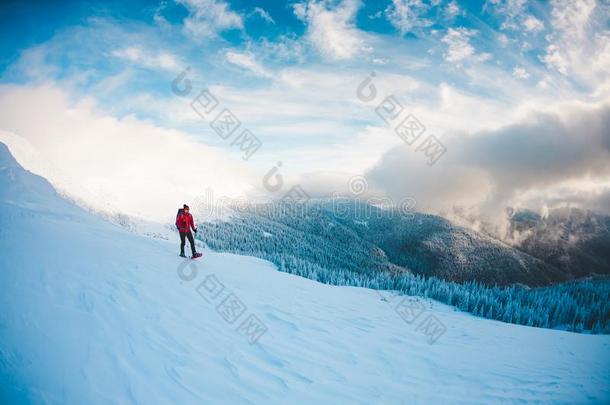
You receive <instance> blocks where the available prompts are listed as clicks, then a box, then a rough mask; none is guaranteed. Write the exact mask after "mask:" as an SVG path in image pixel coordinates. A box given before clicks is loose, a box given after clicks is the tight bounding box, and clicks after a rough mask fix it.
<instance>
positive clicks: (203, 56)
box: [0, 0, 610, 211]
mask: <svg viewBox="0 0 610 405" xmlns="http://www.w3.org/2000/svg"><path fill="white" fill-rule="evenodd" d="M608 10H609V6H608V4H607V3H605V2H596V1H593V0H586V1H584V0H583V1H582V2H573V1H564V0H554V1H551V2H546V1H544V2H539V1H532V0H487V1H468V2H461V1H455V0H449V1H447V0H431V1H424V0H393V1H370V2H368V1H358V0H343V1H314V0H306V1H293V2H279V1H230V0H229V1H223V0H182V1H160V2H159V1H155V2H141V1H137V2H136V1H134V2H119V1H110V2H108V1H106V2H60V4H55V3H52V2H10V1H9V2H3V4H2V6H0V19H1V20H2V24H0V30H2V35H1V38H2V39H1V40H0V41H1V42H0V53H2V59H1V60H2V62H1V64H0V85H1V86H2V87H1V89H2V92H1V93H0V94H1V95H2V99H1V101H2V105H3V106H6V107H7V108H6V109H5V110H6V111H5V112H3V113H2V115H1V116H0V120H1V121H0V124H1V125H0V130H5V131H7V132H10V133H11V134H12V136H14V137H18V138H23V139H25V140H26V141H27V142H28V144H29V146H28V148H32V149H35V150H36V151H37V152H40V153H41V154H42V156H44V158H41V159H44V160H45V161H47V162H51V163H52V164H51V165H52V166H53V167H54V168H55V169H56V170H55V171H54V173H61V175H60V174H56V175H55V176H56V177H57V179H56V182H57V183H59V182H60V180H59V178H60V177H61V178H62V179H64V180H63V181H64V183H65V184H66V185H64V188H66V189H70V190H72V191H71V192H72V193H75V194H79V193H80V194H79V195H82V198H83V199H87V198H95V197H87V198H85V197H84V196H85V195H93V196H98V195H99V194H100V193H102V194H104V193H106V194H104V195H112V196H114V197H112V198H114V199H115V200H116V201H115V202H114V204H115V205H116V206H120V207H119V208H120V209H125V210H128V211H129V210H130V209H131V205H130V204H131V203H129V202H125V201H123V200H122V197H117V195H118V196H122V194H124V193H130V192H131V191H130V190H131V188H130V187H129V186H128V185H127V184H117V181H116V178H112V174H111V172H110V173H106V174H104V172H102V171H101V169H98V170H99V172H98V171H96V170H94V169H92V168H91V167H88V166H87V167H86V168H81V167H80V166H79V165H85V166H86V165H87V161H77V160H75V161H71V160H72V159H73V158H64V157H63V155H62V151H61V150H59V149H60V148H57V147H51V146H49V145H47V144H45V142H43V141H41V140H40V136H41V135H40V134H38V133H39V132H48V134H47V137H46V138H45V139H47V138H53V139H55V140H56V143H59V144H62V143H69V144H70V145H81V146H82V147H83V151H84V152H83V153H84V154H87V153H91V151H89V150H88V149H87V148H93V147H94V146H92V145H96V142H93V141H87V140H83V138H82V137H85V135H83V132H87V133H88V134H89V139H93V138H95V137H94V135H92V133H93V131H92V132H90V133H89V132H88V130H89V129H91V128H94V129H95V130H99V131H101V129H100V128H103V127H104V124H105V123H108V122H112V129H110V128H107V129H105V132H104V133H105V134H106V135H104V136H107V137H109V139H112V142H114V144H115V146H116V149H125V148H124V146H125V145H123V146H122V143H123V142H127V141H125V138H126V137H127V138H132V137H134V138H135V137H137V136H140V137H141V138H142V139H141V140H137V142H136V141H135V140H134V142H135V143H136V144H140V145H142V144H146V145H148V146H147V148H146V149H147V150H148V153H149V154H150V156H148V159H149V160H146V161H143V162H142V164H141V169H140V170H141V171H142V172H141V173H140V172H138V170H136V169H135V168H133V167H131V166H129V165H133V163H124V164H126V165H128V166H129V167H122V169H121V170H122V171H124V170H130V171H131V172H132V173H133V175H134V176H145V173H146V169H147V166H146V165H147V164H154V163H153V162H154V161H155V159H154V156H156V155H157V154H159V153H161V151H163V150H167V149H171V148H174V147H176V145H177V144H180V143H181V142H186V141H185V139H188V142H193V145H194V146H193V147H192V149H193V151H194V152H193V154H194V155H195V154H196V153H200V156H201V157H200V160H206V161H208V162H210V161H216V159H217V160H218V161H219V162H220V161H222V162H223V163H222V165H224V166H223V167H226V170H224V171H223V172H224V173H225V174H226V176H228V177H226V178H223V180H222V181H219V183H220V184H221V185H223V187H221V186H217V188H219V191H217V194H219V193H229V194H232V193H238V192H252V190H258V191H260V190H259V189H260V188H261V187H260V181H259V180H258V179H259V178H260V176H261V175H262V174H264V173H266V172H267V171H268V170H269V168H270V167H272V166H273V165H275V164H276V163H277V162H278V161H281V162H282V164H283V166H282V168H283V170H284V171H285V173H284V174H285V176H286V178H287V179H288V178H289V179H290V181H289V182H288V183H290V184H295V183H299V184H303V185H307V187H308V190H310V193H311V194H313V195H327V194H329V193H332V192H334V191H337V190H338V189H341V188H342V187H343V188H345V184H346V181H347V179H349V178H350V177H351V176H354V175H361V176H366V177H367V179H368V184H369V185H370V190H371V192H375V193H379V194H383V195H390V196H393V197H395V198H399V197H404V196H405V195H409V196H413V197H414V198H418V196H419V199H418V201H419V202H420V206H421V208H422V209H424V210H433V211H439V210H440V211H442V210H446V209H447V207H448V206H452V207H453V206H468V207H471V206H476V207H477V209H479V208H480V207H481V206H482V205H487V204H492V202H493V204H492V205H494V206H495V207H496V208H497V207H501V206H505V205H515V206H520V205H523V206H534V205H535V206H547V205H548V203H549V201H551V200H552V201H553V203H554V204H555V203H566V201H567V202H569V203H576V201H580V202H579V203H580V204H583V203H582V201H581V200H582V198H581V196H582V195H583V190H586V192H585V194H586V193H590V194H591V195H590V197H588V198H586V200H587V201H595V202H591V204H590V205H591V206H592V207H597V206H598V205H600V204H601V202H600V201H605V200H604V198H606V197H605V192H604V193H601V195H598V194H599V193H597V192H596V191H595V190H599V189H600V187H601V189H603V190H606V189H608V188H609V187H610V181H609V177H608V173H607V172H606V166H604V164H602V163H598V159H601V160H603V159H604V158H605V155H603V156H597V155H596V156H595V157H594V158H592V157H591V156H589V155H586V154H585V152H583V156H580V157H578V158H577V159H574V161H575V163H574V167H572V168H571V169H570V170H569V171H567V172H566V173H563V174H562V175H561V176H559V175H557V176H547V174H545V173H540V172H539V171H538V172H537V171H536V170H539V168H536V166H535V165H533V164H531V163H532V162H531V161H528V162H524V163H523V164H522V166H523V165H525V169H524V170H522V169H523V168H522V167H518V168H513V167H510V165H506V167H505V170H507V171H511V172H513V173H517V172H518V173H519V176H516V178H515V179H510V181H509V180H507V179H506V173H505V172H500V171H499V170H498V167H497V164H494V163H493V162H494V161H495V160H493V159H492V161H489V159H487V158H486V159H482V157H481V156H478V155H470V154H468V153H474V151H475V150H481V149H482V148H483V147H482V146H481V145H479V144H476V145H471V144H472V139H481V140H483V141H481V142H482V143H485V142H489V145H486V146H485V148H487V149H492V150H493V151H492V150H489V151H488V152H487V153H488V155H487V156H493V155H494V153H498V154H501V153H506V152H507V151H512V152H511V153H514V154H515V155H514V156H515V157H516V158H515V159H513V161H518V159H517V158H518V157H519V156H520V153H519V150H521V149H522V148H530V146H529V145H520V144H512V143H511V142H512V141H510V142H509V141H504V140H503V141H499V139H500V138H502V136H507V135H503V134H505V132H506V131H507V128H509V129H510V128H517V129H523V128H530V129H531V128H537V127H536V125H538V126H539V127H540V128H538V129H539V130H540V131H544V129H545V124H543V123H545V122H547V121H545V120H555V121H556V122H557V125H559V126H560V128H561V129H562V131H563V132H562V131H559V132H560V133H562V134H563V133H567V132H569V128H571V127H570V125H576V124H574V122H576V121H578V119H580V118H578V117H580V116H581V115H582V116H588V115H587V114H593V116H594V117H597V118H599V117H600V115H601V118H599V119H600V120H601V122H605V121H604V117H605V115H604V114H605V111H606V110H605V109H604V108H605V105H606V103H607V101H608V94H609V91H610V85H609V80H608V73H607V72H608V71H610V56H609V54H610V45H609V44H610V34H609V25H608V21H609V11H608ZM187 67H189V74H188V78H189V79H190V80H191V82H192V84H193V89H194V90H193V92H192V93H191V94H189V95H188V96H186V97H179V96H177V95H175V94H174V93H173V92H172V91H171V83H172V81H173V80H174V78H175V77H176V76H177V75H179V74H180V72H183V71H184V69H186V68H187ZM371 72H375V78H374V82H373V83H374V86H375V88H376V89H377V91H378V95H377V98H376V99H375V100H373V101H371V102H362V101H361V100H359V99H358V98H357V97H356V89H357V88H358V85H359V84H360V83H361V82H362V81H363V80H364V79H365V78H366V77H368V75H369V74H370V73H371ZM204 88H208V89H210V90H211V92H212V93H213V94H214V95H215V96H216V97H217V98H218V100H220V103H221V104H222V106H223V107H224V108H229V109H230V110H231V111H232V112H233V113H234V114H235V116H237V117H238V118H239V120H240V121H241V122H242V125H243V127H247V128H248V129H250V130H251V131H252V133H254V134H255V135H256V136H257V137H258V138H259V139H260V140H261V141H262V143H263V147H262V148H261V149H260V150H259V151H257V153H256V155H255V156H253V157H252V158H251V159H249V160H248V161H244V160H243V159H241V155H240V153H238V152H237V151H235V148H232V147H231V145H230V142H227V141H226V140H224V139H222V138H220V137H219V136H217V135H216V134H215V133H214V131H213V130H212V129H211V128H210V126H209V125H208V123H207V122H204V121H202V119H201V118H200V117H198V116H197V115H196V114H195V113H194V112H193V111H192V109H191V108H190V106H189V102H190V100H191V99H192V98H193V97H194V96H195V95H196V94H198V93H199V91H200V90H202V89H204ZM389 95H393V96H394V97H395V98H396V100H399V102H400V103H401V104H402V105H403V106H404V111H405V113H410V114H413V115H414V116H416V117H417V119H418V120H419V121H420V122H421V123H422V124H423V125H424V126H425V127H426V131H427V134H433V135H434V136H435V137H437V139H439V140H440V141H441V142H443V143H444V145H445V146H446V148H447V152H446V155H445V156H443V158H442V160H440V161H439V163H438V164H435V165H434V166H433V167H431V166H429V165H427V164H426V159H425V157H424V156H420V155H421V154H417V153H415V152H414V149H415V147H410V146H409V145H405V143H404V142H403V141H402V140H401V139H400V138H399V137H398V136H397V135H396V133H395V132H394V131H393V128H392V127H391V125H388V124H386V123H385V122H384V121H383V120H382V119H381V118H380V117H379V116H378V115H377V114H376V112H375V108H376V107H377V106H378V105H379V104H380V102H381V101H382V100H383V99H384V97H386V96H389ZM34 100H35V101H34ZM24 110H27V114H26V113H25V112H24ZM49 111H55V112H54V113H53V114H52V116H51V114H50V113H49ZM600 111H601V112H600ZM33 117H34V118H33ZM59 117H63V118H61V119H60V118H59ZM75 117H78V119H77V118H75ZM574 117H576V118H574ZM34 122H35V123H36V124H37V125H34ZM547 123H548V122H547ZM134 125H135V126H136V127H138V128H140V126H143V127H145V128H146V129H145V130H144V129H139V130H138V134H133V133H131V132H129V131H131V130H133V127H132V126H134ZM600 125H601V124H600ZM546 126H547V127H548V125H546ZM43 130H44V131H43ZM112 131H116V134H115V133H114V132H112ZM147 131H151V132H153V133H155V134H157V133H158V135H155V136H160V137H162V138H163V139H166V138H167V141H163V142H160V141H159V142H158V143H154V142H152V141H150V139H151V137H150V136H144V135H143V134H144V133H145V132H146V133H147ZM532 131H533V133H536V130H532ZM600 131H602V132H603V131H605V127H604V126H603V125H602V126H601V127H600ZM126 133H128V134H130V135H128V136H126V135H125V134H126ZM113 134H114V135H113ZM118 134H121V135H118ZM99 136H102V135H101V134H100V135H99ZM561 136H564V135H557V136H556V138H552V137H551V138H549V139H548V142H549V143H550V144H549V145H539V148H540V151H539V152H537V153H538V154H534V155H533V157H532V160H534V161H540V159H541V158H540V156H539V155H540V154H544V150H547V149H548V147H549V146H555V145H557V144H562V143H567V144H569V143H570V142H571V141H570V142H565V141H566V139H563V138H561ZM588 136H591V137H593V138H594V139H595V140H596V142H600V145H602V146H603V145H605V143H604V142H605V141H604V139H605V138H604V136H603V134H601V135H599V136H598V135H588ZM507 138H508V139H511V140H512V139H516V140H518V139H524V138H523V137H520V136H517V135H516V136H507ZM13 139H16V138H13ZM153 139H156V138H153ZM5 141H6V139H5ZM495 141H497V145H498V146H494V145H496V144H495V143H494V142H495ZM590 141H591V140H590V139H584V138H583V139H580V142H590ZM7 142H8V141H7ZM14 142H16V141H14ZM46 142H48V141H46ZM165 142H168V143H171V145H169V144H168V145H166V144H165ZM128 145H131V144H128ZM152 145H157V146H158V149H155V148H153V147H152ZM467 145H468V147H469V148H471V149H468V148H467V147H466V146H467ZM15 148H16V147H15ZM23 148H25V146H24V147H23ZM54 148H56V149H57V150H56V149H54ZM494 148H498V149H494ZM579 148H580V149H579ZM581 149H583V150H584V149H587V148H584V147H577V148H576V150H581ZM594 149H597V150H598V151H599V150H600V148H599V147H598V148H594ZM99 150H100V148H96V149H95V152H96V153H101V152H99ZM587 150H588V149H587ZM601 150H602V151H604V150H605V149H604V147H602V148H601ZM467 151H468V153H466V152H467ZM492 152H493V153H492ZM23 153H24V156H25V152H23ZM142 153H144V152H142ZM176 153H178V152H176ZM562 153H566V154H568V152H563V151H557V152H556V154H559V155H562ZM587 153H588V152H587ZM591 153H593V152H591ZM30 155H31V154H30ZM96 156H97V155H96ZM210 156H212V157H210ZM393 156H400V159H399V160H400V164H397V163H396V162H395V160H393V159H394V158H393ZM97 157H98V159H99V162H104V163H105V164H106V163H107V162H108V160H111V161H112V162H113V163H112V164H113V165H117V164H118V161H121V162H123V161H124V160H121V159H120V158H118V157H117V156H115V153H110V154H109V156H106V157H104V156H101V155H100V156H97ZM133 159H134V158H133V157H130V158H126V159H125V161H126V162H133ZM157 160H158V159H157ZM543 160H544V159H543ZM174 161H175V160H174ZM564 161H565V159H564ZM66 162H69V163H66ZM145 162H147V163H145ZM475 162H476V164H475ZM583 162H592V163H590V165H586V164H584V163H583ZM560 163H561V162H560V161H557V162H555V161H552V162H551V161H549V162H548V164H549V167H551V168H553V167H554V165H555V164H560ZM219 164H220V163H219ZM119 166H120V165H119ZM198 167H199V166H197V165H196V164H193V166H188V167H186V168H182V169H173V168H168V167H166V166H163V165H161V164H159V168H162V170H165V171H166V172H168V173H169V174H168V178H171V179H173V178H176V177H181V176H180V173H177V174H176V173H172V172H171V171H172V170H178V171H179V172H180V170H186V171H190V172H195V174H193V176H195V178H196V184H197V185H198V186H197V187H198V191H197V192H196V193H199V194H201V189H202V188H203V187H204V185H206V184H215V183H214V181H215V180H213V179H211V178H210V177H209V176H210V173H207V174H200V173H199V170H198ZM390 168H391V169H390ZM40 170H41V171H42V172H44V171H45V170H47V171H48V170H49V169H42V168H41V169H40ZM159 170H161V169H159ZM551 172H553V173H557V172H558V170H555V169H551ZM49 173H50V172H49ZM77 173H81V174H80V175H79V174H77ZM85 173H86V175H85ZM161 173H163V172H161ZM245 173H246V174H245ZM455 173H460V178H459V181H457V182H456V181H455V179H452V176H451V175H453V174H455ZM48 176H51V175H48ZM67 178H70V179H71V180H65V179H67ZM531 178H534V179H535V178H540V179H543V180H541V181H540V182H539V183H537V182H533V183H532V182H531V181H529V180H527V179H531ZM167 181H169V180H167ZM142 182H143V183H151V184H152V183H153V182H152V180H150V179H145V181H142ZM67 184H70V185H69V186H68V185H67ZM75 184H76V185H78V187H77V186H75ZM187 184H188V183H186V184H185V185H184V186H182V185H181V186H180V187H177V188H179V189H180V190H181V191H179V192H180V193H185V191H184V190H186V189H188V186H187ZM227 184H231V185H233V187H227V186H226V185H227ZM432 184H435V185H436V186H431V185H432ZM456 184H457V185H456ZM81 187H82V188H83V189H84V190H80V191H78V192H77V191H74V190H75V189H77V188H81ZM220 189H222V191H221V190H220ZM125 190H127V191H125ZM541 190H542V191H541ZM142 192H144V191H138V193H140V194H141V193H142ZM134 193H135V192H134ZM596 193H597V194H596ZM187 194H188V196H190V197H191V198H193V193H192V192H190V191H189V192H188V193H187ZM577 197H578V198H577ZM600 199H601V200H600ZM136 200H137V199H136ZM136 200H134V201H136ZM133 204H134V205H138V204H139V202H133ZM585 205H586V204H585ZM126 207H129V208H126Z"/></svg>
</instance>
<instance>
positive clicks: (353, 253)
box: [198, 200, 610, 333]
mask: <svg viewBox="0 0 610 405" xmlns="http://www.w3.org/2000/svg"><path fill="white" fill-rule="evenodd" d="M200 228H201V230H202V231H201V232H199V233H198V237H199V238H200V239H201V240H203V241H204V242H205V243H206V244H208V245H209V246H210V247H211V248H213V249H215V250H220V251H228V252H235V253H241V254H249V255H254V256H258V257H261V258H265V259H267V260H270V261H272V262H273V263H275V264H276V265H277V266H278V268H279V269H280V270H282V271H286V272H289V273H293V274H298V275H301V276H304V277H308V278H311V279H315V280H318V281H321V282H325V283H329V284H337V285H355V286H364V287H370V288H375V289H386V290H395V291H398V292H400V293H404V294H409V295H419V296H425V297H430V298H433V299H436V300H438V301H441V302H444V303H447V304H450V305H454V306H455V307H457V308H459V309H461V310H464V311H467V312H471V313H474V314H476V315H479V316H483V317H487V318H492V319H497V320H501V321H505V322H511V323H518V324H524V325H533V326H541V327H551V328H567V329H570V330H576V331H582V330H592V331H594V332H596V333H599V332H602V331H605V332H609V333H610V281H609V280H608V279H606V278H595V279H589V280H584V281H575V282H570V283H566V284H561V285H558V286H553V287H546V288H529V287H527V286H526V285H530V286H542V285H547V284H550V283H551V282H554V281H562V280H566V279H568V276H567V274H566V273H564V272H562V271H561V270H559V269H558V268H556V267H554V266H552V265H549V264H546V263H544V262H543V261H542V260H540V259H536V258H534V257H532V256H530V255H528V254H527V253H524V252H521V251H519V250H517V249H515V248H513V247H510V246H508V245H505V244H503V243H501V242H499V241H496V240H494V239H492V238H490V237H487V236H484V235H480V234H477V233H475V232H474V231H471V230H468V229H465V228H461V227H457V226H454V225H452V224H451V223H450V222H449V221H447V220H445V219H443V218H440V217H437V216H432V215H423V214H417V213H413V212H399V211H398V210H389V209H381V208H378V207H373V206H370V205H367V204H363V203H362V202H358V201H355V200H352V201H347V200H343V201H342V202H341V205H340V206H339V205H337V202H336V201H317V202H314V203H308V204H291V205H287V204H281V203H277V204H263V205H250V206H247V207H244V206H240V207H239V209H238V210H236V211H235V212H234V213H233V214H232V215H230V216H228V217H227V218H225V219H224V220H222V221H212V222H204V223H201V224H200ZM524 284H525V285H524Z"/></svg>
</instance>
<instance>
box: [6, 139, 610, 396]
mask: <svg viewBox="0 0 610 405" xmlns="http://www.w3.org/2000/svg"><path fill="white" fill-rule="evenodd" d="M0 146H1V145H0ZM0 152H1V151H0ZM4 159H6V157H4ZM2 166H3V165H2V164H0V167H2ZM9 166H10V164H9ZM7 170H8V171H11V170H12V172H11V173H8V174H10V176H9V175H7V173H6V172H7ZM15 171H17V174H18V175H17V176H15V175H14V174H15V173H14V172H15ZM0 181H1V182H0V187H2V188H1V189H0V229H1V231H0V251H1V252H2V254H1V257H0V305H1V308H2V311H1V312H0V378H1V386H0V400H1V401H0V402H2V403H74V404H83V403H146V404H148V403H169V402H172V403H183V404H188V403H265V404H271V403H277V404H280V403H282V404H285V403H312V402H318V403H362V404H365V403H367V404H368V403H397V404H398V403H429V402H431V401H432V402H436V403H445V402H446V403H480V404H489V403H496V402H556V403H609V402H610V388H609V382H610V337H609V336H595V335H583V334H575V333H570V332H564V331H557V330H546V329H538V328H531V327H526V326H518V325H509V324H504V323H500V322H496V321H490V320H486V319H481V318H477V317H474V316H472V315H470V314H466V313H461V312H457V311H455V310H454V309H453V308H451V307H448V306H445V305H442V304H439V303H433V304H432V306H431V307H430V304H426V308H427V309H426V311H427V313H432V314H434V315H435V316H437V317H438V318H439V319H440V320H441V321H442V322H443V323H444V324H445V325H446V327H447V332H446V333H445V334H444V335H443V336H441V338H440V339H439V340H438V341H437V342H436V343H434V344H432V345H430V344H428V343H427V341H426V337H425V336H424V335H423V334H422V333H421V332H418V331H416V326H415V325H414V324H411V325H410V324H407V323H405V322H404V321H403V320H402V319H401V318H400V316H399V315H398V314H397V313H396V312H395V311H394V309H393V305H394V304H395V301H394V300H390V302H384V301H383V300H382V299H381V298H380V296H379V294H378V292H376V291H372V290H368V289H363V288H354V287H335V286H328V285H324V284H320V283H317V282H314V281H311V280H306V279H303V278H300V277H296V276H293V275H290V274H285V273H281V272H278V271H276V270H275V268H274V266H273V265H272V264H270V263H268V262H265V261H263V260H259V259H256V258H252V257H245V256H237V255H231V254H221V253H213V252H209V251H206V252H205V254H204V257H203V258H201V259H198V260H196V261H193V262H189V263H188V264H185V262H183V261H182V259H180V258H179V257H178V256H177V249H178V241H177V239H178V238H177V237H176V238H175V240H173V241H171V242H168V241H162V240H154V239H149V238H146V237H143V236H138V235H135V234H132V233H129V232H126V231H124V230H123V229H121V228H119V227H117V226H115V225H112V224H110V223H108V222H105V221H103V220H101V219H98V218H96V217H93V216H92V215H91V214H88V213H86V212H84V211H82V210H80V209H78V208H75V207H74V206H72V205H71V204H69V203H68V202H66V201H64V200H61V199H60V198H59V197H58V196H56V195H55V194H54V193H52V192H50V191H49V190H47V188H46V187H47V186H48V185H46V182H45V181H44V180H43V179H41V178H37V177H34V176H32V175H31V174H29V173H25V172H23V173H21V172H19V170H18V169H15V168H12V169H10V168H9V169H7V167H6V165H4V168H2V169H1V170H0ZM23 181H25V183H24V184H25V185H23V184H22V183H21V182H23ZM19 199H21V200H19ZM9 201H10V202H9ZM19 201H21V202H28V204H20V203H19ZM179 269H182V270H183V271H184V272H186V273H188V272H190V271H193V269H196V276H195V278H194V279H193V280H191V281H185V280H183V279H181V277H180V276H179V274H178V270H179ZM183 274H184V273H183ZM211 274H214V275H215V276H216V277H217V279H218V280H219V281H220V282H222V283H223V284H224V286H225V288H226V293H228V292H232V293H234V294H235V295H236V296H237V297H238V298H239V299H240V300H241V301H242V302H243V303H244V304H245V305H246V306H247V309H246V311H245V312H244V314H243V315H242V317H241V318H240V319H238V320H237V321H235V323H234V324H229V323H228V322H226V321H225V320H224V319H223V318H222V317H221V315H220V314H219V313H218V312H217V310H216V305H217V304H218V302H216V301H213V302H206V301H205V300H204V299H203V298H202V297H201V296H200V295H199V293H198V292H197V289H196V287H197V286H198V285H199V283H200V282H202V281H203V280H204V278H205V277H206V276H207V275H211ZM248 314H254V315H256V316H257V317H259V318H260V319H261V320H262V321H263V322H264V324H265V325H266V327H267V328H268V331H267V332H266V333H265V334H264V335H263V336H262V337H261V338H260V340H259V341H258V342H257V343H255V344H249V343H248V340H247V337H246V336H245V335H244V334H243V333H240V332H239V331H237V330H236V329H237V327H238V325H239V324H240V323H241V321H242V320H243V319H244V318H245V317H246V316H247V315H248Z"/></svg>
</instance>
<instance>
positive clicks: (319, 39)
mask: <svg viewBox="0 0 610 405" xmlns="http://www.w3.org/2000/svg"><path fill="white" fill-rule="evenodd" d="M359 8H360V1H358V0H343V1H342V2H341V3H340V4H338V5H337V6H335V7H330V6H329V4H328V3H326V2H322V1H316V0H309V1H308V2H306V3H297V4H295V5H294V6H293V11H294V14H295V15H296V16H297V18H299V19H300V20H301V21H303V22H305V23H306V24H307V33H306V38H307V40H308V41H309V42H310V43H311V44H312V45H313V46H314V47H315V48H316V49H317V50H318V51H319V52H320V53H321V54H322V55H323V56H325V57H326V58H328V59H330V60H345V59H351V58H353V57H354V56H356V55H357V54H358V53H360V52H362V51H364V50H366V46H365V40H364V35H363V33H362V32H361V31H360V30H358V29H357V28H356V27H355V25H354V19H355V17H356V14H357V12H358V9H359Z"/></svg>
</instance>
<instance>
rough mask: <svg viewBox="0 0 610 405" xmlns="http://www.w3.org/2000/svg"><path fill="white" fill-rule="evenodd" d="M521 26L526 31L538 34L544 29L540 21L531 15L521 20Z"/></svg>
mask: <svg viewBox="0 0 610 405" xmlns="http://www.w3.org/2000/svg"><path fill="white" fill-rule="evenodd" d="M523 26H524V27H525V29H526V30H527V31H531V32H538V31H542V30H543V29H544V24H543V23H542V21H540V20H539V19H537V18H536V17H534V16H533V15H529V16H527V17H526V18H525V20H523Z"/></svg>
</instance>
